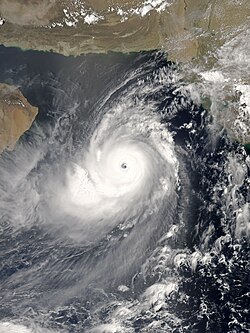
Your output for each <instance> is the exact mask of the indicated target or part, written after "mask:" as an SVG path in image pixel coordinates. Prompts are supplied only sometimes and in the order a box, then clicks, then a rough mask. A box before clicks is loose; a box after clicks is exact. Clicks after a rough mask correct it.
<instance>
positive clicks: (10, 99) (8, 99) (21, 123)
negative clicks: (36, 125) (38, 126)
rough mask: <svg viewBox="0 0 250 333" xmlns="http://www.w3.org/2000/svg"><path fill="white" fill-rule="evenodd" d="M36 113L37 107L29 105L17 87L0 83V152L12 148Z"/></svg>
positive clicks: (28, 126)
mask: <svg viewBox="0 0 250 333" xmlns="http://www.w3.org/2000/svg"><path fill="white" fill-rule="evenodd" d="M37 113H38V108H36V107H33V106H31V105H30V104H29V102H28V101H27V99H26V98H25V97H24V96H23V95H22V93H21V91H20V90H19V89H17V88H16V87H15V86H11V85H7V84H4V83H0V153H1V152H2V151H3V150H4V149H7V150H12V149H13V148H14V146H15V144H16V142H17V141H18V140H19V138H20V136H21V135H22V134H23V133H24V132H25V131H26V130H28V129H29V128H30V126H31V124H32V122H33V121H34V119H35V117H36V115H37Z"/></svg>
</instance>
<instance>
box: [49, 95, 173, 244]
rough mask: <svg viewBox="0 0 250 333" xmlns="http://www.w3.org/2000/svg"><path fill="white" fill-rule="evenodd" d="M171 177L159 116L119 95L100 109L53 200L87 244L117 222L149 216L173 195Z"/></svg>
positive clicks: (169, 148) (169, 144)
mask: <svg viewBox="0 0 250 333" xmlns="http://www.w3.org/2000/svg"><path fill="white" fill-rule="evenodd" d="M177 174H178V161H177V158H176V156H175V152H174V144H173V139H172V137H171V135H170V133H169V132H168V131H167V129H166V127H165V125H163V124H161V123H160V117H159V115H158V114H156V113H153V111H152V106H151V105H147V104H145V101H140V102H138V103H134V101H133V98H132V97H131V98H126V99H125V98H123V97H121V98H120V99H119V101H116V102H115V103H113V105H111V106H109V107H108V108H107V110H105V114H104V116H103V117H102V119H101V120H100V121H99V123H97V124H96V127H95V129H94V130H93V131H92V133H91V137H90V138H89V140H87V144H85V145H84V147H83V149H82V150H81V152H80V153H79V154H78V156H77V158H76V161H74V163H71V164H70V166H69V167H68V168H67V171H66V181H65V182H64V185H63V186H62V187H60V190H59V192H58V193H57V194H55V197H57V198H58V201H60V204H59V205H60V207H59V210H60V211H62V212H64V214H65V213H66V215H68V216H71V217H73V218H74V219H75V220H74V221H75V223H76V226H77V227H76V228H77V229H78V228H79V230H81V228H83V229H82V230H83V232H82V233H83V234H84V235H85V236H84V238H85V237H86V240H88V241H93V240H95V239H96V237H97V235H98V238H99V237H100V236H102V235H104V233H105V232H106V231H107V230H109V229H111V228H112V227H115V226H116V225H117V224H119V223H125V222H126V221H129V220H131V219H138V217H139V216H144V217H146V216H147V215H152V214H153V213H154V211H155V210H157V209H159V207H160V205H161V204H162V203H163V202H164V198H166V197H168V196H171V194H173V192H174V191H175V187H176V182H177ZM59 197H60V199H59ZM53 204H54V203H53ZM57 204H58V203H57Z"/></svg>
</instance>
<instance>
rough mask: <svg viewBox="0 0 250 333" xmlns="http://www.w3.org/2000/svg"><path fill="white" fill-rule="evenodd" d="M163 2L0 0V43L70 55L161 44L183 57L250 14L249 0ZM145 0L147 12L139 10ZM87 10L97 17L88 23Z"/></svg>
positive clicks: (231, 31)
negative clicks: (160, 3) (164, 5)
mask: <svg viewBox="0 0 250 333" xmlns="http://www.w3.org/2000/svg"><path fill="white" fill-rule="evenodd" d="M152 3H153V2H152ZM162 3H164V1H162ZM166 3H167V2H166ZM168 3H170V5H166V8H165V9H164V10H161V7H159V6H158V7H157V6H156V5H154V6H155V8H154V7H153V5H150V1H149V0H147V1H146V0H144V1H142V0H130V1H125V0H86V1H81V0H77V1H76V0H74V1H72V0H2V1H1V3H0V16H1V17H3V18H4V19H5V20H6V22H5V24H3V25H2V26H1V27H0V43H2V44H4V45H6V46H19V47H22V48H24V49H35V50H43V51H54V52H57V53H62V54H64V55H75V56H77V55H80V54H83V53H89V52H108V51H119V52H134V51H141V50H152V49H164V50H166V51H168V53H169V58H171V59H173V60H178V61H185V60H190V59H191V58H194V57H196V58H197V57H199V56H200V55H204V54H206V53H207V52H208V51H209V50H210V51H211V50H213V49H215V48H218V47H219V46H220V45H222V44H223V43H224V42H225V41H226V39H227V38H228V37H229V35H231V36H232V35H235V34H237V33H238V32H239V30H240V29H241V28H242V27H243V26H244V24H246V23H247V22H248V20H249V15H250V14H249V13H250V1H249V0H241V1H238V0H199V1H197V0H176V1H172V4H171V1H169V2H168ZM146 6H149V7H147V8H150V6H151V10H148V13H147V14H145V13H143V12H142V11H140V10H139V9H141V8H146ZM92 13H94V14H97V15H98V16H99V19H97V21H96V22H95V24H87V23H86V22H89V21H88V20H86V15H91V14H92ZM143 15H144V16H143Z"/></svg>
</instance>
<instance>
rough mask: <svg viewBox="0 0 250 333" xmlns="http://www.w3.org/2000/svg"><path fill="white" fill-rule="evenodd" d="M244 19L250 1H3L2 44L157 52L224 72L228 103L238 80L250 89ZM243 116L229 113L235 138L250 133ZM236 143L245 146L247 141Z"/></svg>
mask: <svg viewBox="0 0 250 333" xmlns="http://www.w3.org/2000/svg"><path fill="white" fill-rule="evenodd" d="M249 18H250V1H249V0H168V1H167V0H129V1H126V0H85V1H84V0H0V44H3V45H5V46H17V47H21V48H23V49H32V50H40V51H53V52H56V53H61V54H63V55H66V56H68V55H73V56H78V55H80V54H86V53H106V52H108V51H115V52H125V53H128V52H137V51H143V50H144V51H147V50H154V49H162V50H164V51H166V52H167V53H168V59H169V60H173V61H178V62H182V63H188V65H189V69H190V68H194V69H195V68H197V71H196V72H197V73H198V72H199V71H211V70H215V71H219V72H221V73H222V74H223V75H224V79H225V82H227V83H222V85H221V87H222V88H221V87H220V89H222V90H228V91H226V92H225V95H228V94H229V95H230V96H231V97H232V96H233V95H234V94H235V89H234V85H235V78H237V80H239V82H241V83H242V84H246V85H249V84H250V81H249V69H247V68H248V67H249V63H250V59H249V52H248V51H247V50H248V49H249V43H247V42H245V39H248V38H249V31H250V28H249V22H250V20H249ZM239 43H240V44H239ZM238 44H239V45H238ZM244 48H247V50H244ZM223 50H224V51H225V52H224V51H223ZM223 52H224V53H225V54H226V58H225V54H224V55H223ZM190 72H191V76H192V75H193V74H195V73H196V72H195V70H194V71H190ZM194 77H195V75H194ZM192 80H193V81H195V80H196V78H193V77H192V78H191V82H193V81H192ZM212 89H213V88H212ZM219 98H222V99H223V98H224V92H222V94H221V97H219ZM242 110H243V109H242V107H237V105H236V107H235V108H234V111H232V112H230V114H229V115H228V118H227V119H228V121H227V122H226V123H227V127H228V128H231V129H232V131H231V132H232V133H236V131H235V130H234V129H233V128H236V127H237V126H236V127H235V125H232V123H234V124H235V123H236V122H237V123H240V124H241V125H244V128H249V127H250V123H249V122H250V120H249V115H248V113H247V111H245V109H244V110H243V111H244V112H243V111H242ZM246 110H248V109H246ZM242 114H243V116H242ZM235 115H236V118H235ZM223 117H224V115H223ZM223 117H222V118H223ZM239 117H240V119H238V118H239ZM29 119H30V118H29ZM230 119H236V120H235V121H231V120H230ZM14 123H15V122H13V123H12V124H14ZM7 124H8V122H6V126H7V128H8V129H7V130H6V133H10V128H11V126H10V125H7ZM15 124H17V122H16V123H15ZM21 124H22V122H21ZM29 124H30V122H29ZM26 125H27V123H26ZM15 126H16V127H15V130H14V131H16V132H18V129H17V125H15ZM24 127H25V126H24ZM24 127H22V125H20V131H19V132H20V133H21V132H22V131H23V130H21V128H22V129H23V128H24ZM25 128H26V127H25ZM19 132H18V133H19ZM238 132H242V131H241V130H240V131H239V130H238ZM247 132H248V131H244V133H247ZM1 135H2V137H3V134H1ZM18 135H19V134H18ZM18 135H17V136H16V137H18ZM244 135H245V134H244ZM7 136H8V135H7V134H5V137H6V138H7ZM14 137H15V136H13V138H14ZM235 137H236V138H239V135H238V134H235ZM12 140H13V141H12V142H14V141H15V139H12ZM240 140H241V142H246V140H247V142H248V141H249V135H247V138H244V140H242V139H240ZM5 141H6V139H5ZM12 146H13V145H12V144H11V143H8V147H12ZM0 150H1V146H0Z"/></svg>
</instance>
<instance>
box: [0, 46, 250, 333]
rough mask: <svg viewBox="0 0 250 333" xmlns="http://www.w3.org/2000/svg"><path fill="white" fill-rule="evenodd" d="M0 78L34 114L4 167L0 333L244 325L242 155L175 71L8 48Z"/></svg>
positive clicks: (0, 163)
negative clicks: (214, 127)
mask: <svg viewBox="0 0 250 333" xmlns="http://www.w3.org/2000/svg"><path fill="white" fill-rule="evenodd" d="M0 82H6V83H9V84H13V85H16V86H18V87H20V90H21V91H22V92H23V94H24V95H25V96H26V97H27V99H28V100H29V102H30V103H31V104H32V105H35V106H38V108H39V114H38V116H37V118H36V120H35V122H34V123H33V125H32V127H31V129H30V130H29V131H28V132H26V133H25V134H24V135H23V136H22V138H21V139H20V141H19V143H18V144H17V146H16V148H15V150H14V151H13V152H4V153H3V154H2V155H1V158H0V219H1V220H0V255H1V266H0V282H1V290H0V300H1V301H0V332H2V331H3V333H5V332H9V331H11V332H24V333H26V332H39V333H40V332H74V333H75V332H113V333H114V332H124V333H126V332H129V333H130V332H131V333H132V332H152V333H153V332H154V333H158V332H159V333H160V332H175V333H177V332H178V333H181V332H188V333H196V332H197V333H203V332H211V333H214V332H216V333H226V332H232V333H233V332H240V333H243V332H248V330H249V328H250V327H249V283H250V275H249V273H250V269H249V238H248V237H249V236H248V235H249V203H248V202H249V157H248V156H247V153H246V151H245V148H244V147H243V146H241V145H240V144H239V143H236V142H232V141H230V140H229V139H228V137H227V135H226V133H225V131H223V130H221V129H218V132H217V133H214V132H212V131H211V124H212V123H213V117H212V115H211V113H209V111H207V110H204V109H203V108H202V106H201V105H196V104H195V103H194V102H193V101H192V99H191V95H190V93H189V91H188V89H187V84H188V82H185V78H183V76H182V75H181V74H180V68H178V66H177V65H176V64H174V63H171V62H168V61H167V60H166V55H164V54H162V53H159V52H151V53H139V54H130V55H123V54H107V55H93V54H90V55H87V56H81V57H77V58H73V57H63V56H60V55H56V54H51V53H40V52H33V51H25V52H23V51H21V50H18V49H15V48H5V47H0ZM122 162H124V163H125V162H126V163H127V164H126V165H127V166H128V173H126V174H124V173H122V172H123V171H121V170H120V169H119V166H117V165H119V164H120V163H122ZM1 325H2V326H1ZM6 325H9V326H6ZM10 325H11V326H10ZM6 327H9V328H7V329H8V330H9V331H7V330H6ZM25 329H26V330H27V331H26V330H25ZM1 330H2V331H1Z"/></svg>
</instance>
